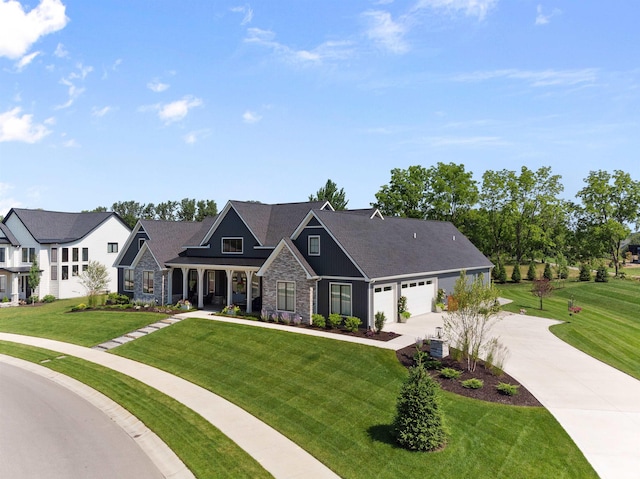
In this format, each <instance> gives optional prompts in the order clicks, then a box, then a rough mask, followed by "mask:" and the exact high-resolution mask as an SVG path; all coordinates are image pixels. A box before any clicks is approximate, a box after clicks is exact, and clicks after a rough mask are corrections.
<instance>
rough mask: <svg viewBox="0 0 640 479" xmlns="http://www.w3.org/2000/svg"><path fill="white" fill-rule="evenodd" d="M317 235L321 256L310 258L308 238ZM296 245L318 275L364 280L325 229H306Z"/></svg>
mask: <svg viewBox="0 0 640 479" xmlns="http://www.w3.org/2000/svg"><path fill="white" fill-rule="evenodd" d="M315 235H317V236H320V256H309V255H308V251H307V246H308V238H309V236H315ZM294 244H295V245H296V248H298V251H300V252H301V253H302V255H303V256H304V258H305V259H306V260H307V262H308V263H309V265H311V267H312V268H313V270H314V271H315V272H316V273H317V274H318V275H320V276H340V277H349V278H362V274H361V273H360V271H358V269H357V268H356V267H355V265H354V264H353V262H352V261H351V260H350V259H349V257H348V256H347V255H346V254H345V253H344V252H343V251H342V249H341V248H340V247H339V246H338V245H337V244H336V242H335V241H334V240H333V238H332V237H331V236H330V235H329V233H327V231H326V230H325V229H324V228H322V227H317V228H309V227H306V228H304V230H303V231H302V233H300V235H299V236H298V238H297V239H296V240H295V241H294Z"/></svg>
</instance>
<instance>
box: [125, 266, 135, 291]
mask: <svg viewBox="0 0 640 479" xmlns="http://www.w3.org/2000/svg"><path fill="white" fill-rule="evenodd" d="M133 278H134V275H133V270H132V269H125V270H124V290H125V291H133Z"/></svg>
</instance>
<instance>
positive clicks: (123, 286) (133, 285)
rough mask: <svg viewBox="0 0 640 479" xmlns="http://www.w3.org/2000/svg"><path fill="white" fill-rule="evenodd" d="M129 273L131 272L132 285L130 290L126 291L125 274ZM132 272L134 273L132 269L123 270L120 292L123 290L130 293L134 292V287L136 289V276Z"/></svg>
mask: <svg viewBox="0 0 640 479" xmlns="http://www.w3.org/2000/svg"><path fill="white" fill-rule="evenodd" d="M129 271H131V272H132V274H133V281H132V282H131V283H132V285H131V289H127V272H129ZM134 271H135V270H133V269H131V268H126V269H125V270H124V275H123V277H122V290H123V291H128V292H131V291H134V290H135V287H136V274H135V272H134Z"/></svg>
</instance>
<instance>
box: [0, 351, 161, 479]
mask: <svg viewBox="0 0 640 479" xmlns="http://www.w3.org/2000/svg"><path fill="white" fill-rule="evenodd" d="M43 477H46V478H47V479H76V478H78V479H92V478H96V479H97V478H100V479H102V478H107V477H108V478H119V479H134V478H135V479H147V478H149V479H156V478H157V479H160V478H162V477H163V476H162V474H161V473H160V471H159V470H158V469H157V468H156V466H155V465H154V464H153V463H152V462H151V460H150V459H149V458H148V456H147V455H146V454H144V453H143V451H142V450H141V449H140V447H139V446H138V445H137V444H136V443H135V442H134V441H133V439H131V438H130V437H129V436H128V435H127V434H126V433H125V432H124V431H123V430H122V429H121V428H120V427H119V426H118V425H116V424H115V423H114V422H113V421H112V420H111V419H109V418H108V417H107V416H106V415H105V414H104V413H103V412H101V411H100V410H98V409H97V408H95V407H94V406H92V405H91V404H89V403H88V402H87V401H86V400H84V399H82V398H80V397H79V396H77V395H76V394H74V393H72V392H71V391H69V390H68V389H66V388H64V387H62V386H60V385H58V384H56V383H54V382H52V381H50V380H48V379H46V378H43V377H41V376H38V375H37V374H34V373H32V372H29V371H26V370H23V369H20V368H17V367H15V366H12V365H9V364H5V363H2V362H0V478H12V479H35V478H43Z"/></svg>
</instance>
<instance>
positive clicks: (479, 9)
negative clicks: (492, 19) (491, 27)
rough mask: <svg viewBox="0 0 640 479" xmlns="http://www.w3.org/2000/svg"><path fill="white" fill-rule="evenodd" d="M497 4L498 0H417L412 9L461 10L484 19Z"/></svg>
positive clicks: (452, 11)
mask: <svg viewBox="0 0 640 479" xmlns="http://www.w3.org/2000/svg"><path fill="white" fill-rule="evenodd" d="M497 4H498V0H419V1H418V3H417V4H416V5H415V6H414V10H421V9H424V8H430V9H434V10H444V11H447V12H451V13H458V12H461V13H463V14H464V15H466V16H468V17H477V18H478V20H484V18H485V17H486V16H487V13H489V11H490V10H491V9H492V8H494V7H495V6H496V5H497Z"/></svg>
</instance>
